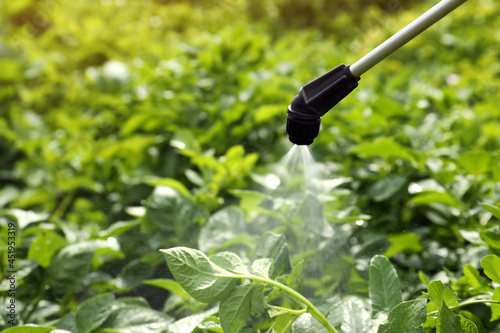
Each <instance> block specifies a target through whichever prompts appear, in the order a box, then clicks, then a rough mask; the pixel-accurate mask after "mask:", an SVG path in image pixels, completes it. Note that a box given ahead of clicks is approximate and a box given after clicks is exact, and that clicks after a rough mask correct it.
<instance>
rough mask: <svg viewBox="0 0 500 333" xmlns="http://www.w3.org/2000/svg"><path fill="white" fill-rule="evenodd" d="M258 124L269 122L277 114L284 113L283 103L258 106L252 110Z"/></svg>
mask: <svg viewBox="0 0 500 333" xmlns="http://www.w3.org/2000/svg"><path fill="white" fill-rule="evenodd" d="M252 114H253V117H254V120H255V122H256V123H257V124H262V123H267V122H268V121H270V120H271V119H272V118H274V117H275V116H277V115H281V114H283V105H282V104H266V105H262V106H260V107H258V108H257V109H256V110H255V111H254V112H252Z"/></svg>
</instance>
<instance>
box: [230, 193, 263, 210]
mask: <svg viewBox="0 0 500 333" xmlns="http://www.w3.org/2000/svg"><path fill="white" fill-rule="evenodd" d="M229 192H230V193H231V194H232V195H234V196H235V197H238V198H240V199H241V201H240V207H241V208H242V209H243V210H244V211H246V212H252V211H255V209H256V208H257V206H259V205H260V204H261V203H262V202H263V201H264V200H266V198H267V196H266V195H265V194H264V193H262V192H257V191H249V190H230V191H229Z"/></svg>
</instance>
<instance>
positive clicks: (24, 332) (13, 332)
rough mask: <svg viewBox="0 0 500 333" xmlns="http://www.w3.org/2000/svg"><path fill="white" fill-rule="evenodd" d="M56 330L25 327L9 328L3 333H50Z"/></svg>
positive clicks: (45, 327)
mask: <svg viewBox="0 0 500 333" xmlns="http://www.w3.org/2000/svg"><path fill="white" fill-rule="evenodd" d="M53 330H54V327H51V326H44V327H42V326H38V325H23V326H17V327H11V328H7V329H6V330H3V331H2V333H48V332H51V331H53Z"/></svg>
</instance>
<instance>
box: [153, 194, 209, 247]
mask: <svg viewBox="0 0 500 333" xmlns="http://www.w3.org/2000/svg"><path fill="white" fill-rule="evenodd" d="M204 218H205V211H204V209H203V208H202V207H201V206H199V205H197V204H195V203H194V202H193V201H191V200H190V199H189V198H186V197H185V196H183V195H182V194H181V193H180V192H179V191H176V190H175V189H173V188H171V187H168V186H161V185H160V186H157V187H155V189H154V191H153V193H152V194H151V196H150V197H149V198H148V201H147V208H146V216H145V218H144V222H145V225H146V226H147V227H148V228H149V229H152V231H155V230H159V231H161V232H164V233H166V234H170V235H172V238H173V242H175V243H177V244H179V242H184V243H182V244H185V243H186V242H188V241H189V242H192V241H193V239H196V236H197V234H198V232H199V226H198V222H200V221H202V220H203V219H204Z"/></svg>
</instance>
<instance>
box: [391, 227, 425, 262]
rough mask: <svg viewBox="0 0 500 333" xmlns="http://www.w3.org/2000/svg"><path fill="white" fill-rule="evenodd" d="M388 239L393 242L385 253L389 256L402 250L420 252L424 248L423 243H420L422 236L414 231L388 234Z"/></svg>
mask: <svg viewBox="0 0 500 333" xmlns="http://www.w3.org/2000/svg"><path fill="white" fill-rule="evenodd" d="M387 240H388V241H389V242H390V243H391V245H390V246H389V248H388V249H387V250H386V251H385V253H384V256H386V257H387V258H391V257H393V256H394V255H396V254H398V253H401V252H412V253H418V252H420V251H422V249H423V246H422V244H420V236H419V235H417V234H415V233H412V232H405V233H402V234H395V235H389V236H387Z"/></svg>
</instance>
